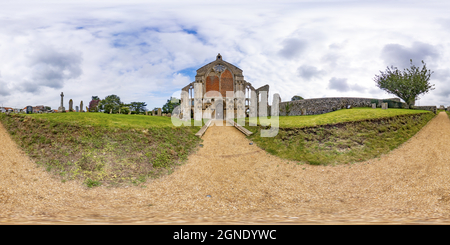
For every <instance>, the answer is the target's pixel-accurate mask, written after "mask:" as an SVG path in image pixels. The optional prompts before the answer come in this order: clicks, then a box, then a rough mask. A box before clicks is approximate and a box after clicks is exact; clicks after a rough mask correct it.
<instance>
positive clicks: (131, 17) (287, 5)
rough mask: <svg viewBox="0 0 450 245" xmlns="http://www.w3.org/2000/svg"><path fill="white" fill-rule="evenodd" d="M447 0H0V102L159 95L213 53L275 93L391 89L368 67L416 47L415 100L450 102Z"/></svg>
mask: <svg viewBox="0 0 450 245" xmlns="http://www.w3.org/2000/svg"><path fill="white" fill-rule="evenodd" d="M449 10H450V3H449V2H448V1H392V0H390V1H366V0H360V1H339V0H329V1H320V0H319V1H285V2H282V1H245V0H239V1H234V0H228V1H132V0H131V1H130V0H127V1H114V0H108V1H96V2H95V3H92V1H83V0H77V1H39V3H36V1H22V0H14V1H8V0H2V1H1V3H0V106H1V105H4V106H11V107H17V108H23V107H25V106H27V105H33V106H35V105H46V106H50V107H52V108H53V109H57V108H58V106H59V104H60V96H59V95H60V93H61V92H64V95H65V96H64V104H65V105H64V106H65V107H66V109H67V108H68V101H69V99H73V101H74V106H75V105H79V103H80V101H83V103H84V105H88V103H89V101H90V100H91V97H92V96H99V97H100V98H104V97H106V96H107V95H111V94H115V95H118V96H119V97H120V98H121V100H122V101H123V102H125V103H129V102H134V101H137V102H146V103H147V108H148V109H153V108H154V107H162V105H163V104H164V103H165V102H166V100H167V99H169V97H170V96H171V95H173V94H174V93H177V92H178V93H179V91H180V89H181V88H182V87H184V86H185V85H187V84H188V83H190V82H192V81H193V80H194V76H195V72H196V70H197V69H198V68H200V67H202V66H203V65H205V64H207V63H209V62H211V61H213V60H215V58H216V55H217V54H218V53H220V54H221V55H222V56H223V59H224V60H225V61H228V62H229V63H232V64H234V65H236V66H238V67H239V68H241V69H242V70H243V72H244V78H245V80H246V81H247V82H250V83H252V85H253V86H254V87H255V88H258V87H260V86H263V85H265V84H269V85H270V94H273V93H275V92H277V93H279V94H280V96H281V98H282V100H283V101H286V100H290V98H291V97H292V96H294V95H300V96H302V97H304V98H321V97H368V98H391V97H393V96H392V95H390V94H387V93H385V92H384V91H382V90H380V89H379V88H377V87H376V86H375V82H374V80H373V78H374V77H375V75H377V74H380V71H384V70H385V69H386V67H387V66H391V65H393V66H396V67H399V68H401V69H403V68H405V67H407V66H408V65H409V60H410V59H412V60H413V62H414V63H415V64H416V65H420V66H421V62H420V61H421V60H423V61H424V62H425V63H426V65H427V68H428V69H430V70H432V71H434V73H433V74H432V75H431V80H430V82H431V83H432V84H435V90H433V91H431V92H430V93H428V94H425V95H423V96H421V99H420V100H419V101H418V102H416V105H419V104H420V105H437V106H439V105H441V104H442V105H445V106H449V105H450V97H449V95H450V85H448V84H449V82H450V66H449V64H450V17H449V15H448V13H449Z"/></svg>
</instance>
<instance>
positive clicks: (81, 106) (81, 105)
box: [80, 101, 83, 112]
mask: <svg viewBox="0 0 450 245" xmlns="http://www.w3.org/2000/svg"><path fill="white" fill-rule="evenodd" d="M80 112H83V101H81V103H80Z"/></svg>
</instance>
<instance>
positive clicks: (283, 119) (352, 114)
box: [246, 107, 428, 128]
mask: <svg viewBox="0 0 450 245" xmlns="http://www.w3.org/2000/svg"><path fill="white" fill-rule="evenodd" d="M427 112H428V111H424V110H410V109H393V108H392V109H387V110H383V109H380V108H377V109H372V108H365V107H362V108H352V109H341V110H337V111H334V112H329V113H325V114H320V115H306V116H280V117H279V126H280V128H303V127H314V126H319V125H327V124H336V123H343V122H352V121H361V120H367V119H379V118H388V117H393V116H399V115H410V114H419V113H427ZM269 119H270V117H269ZM248 121H249V120H248V118H247V119H246V125H248ZM261 123H263V124H264V123H266V124H269V123H270V120H267V121H265V120H258V125H261Z"/></svg>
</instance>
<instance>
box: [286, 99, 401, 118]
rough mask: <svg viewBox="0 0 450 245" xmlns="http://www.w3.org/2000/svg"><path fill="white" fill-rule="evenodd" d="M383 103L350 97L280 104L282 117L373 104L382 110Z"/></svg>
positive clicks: (377, 100)
mask: <svg viewBox="0 0 450 245" xmlns="http://www.w3.org/2000/svg"><path fill="white" fill-rule="evenodd" d="M382 102H383V100H382V99H371V98H350V97H335V98H317V99H304V100H297V101H285V102H281V103H280V116H287V115H288V116H300V115H318V114H324V113H328V112H332V111H336V110H339V109H345V108H352V107H372V103H377V107H380V108H381V103H382ZM401 105H402V106H405V105H406V104H405V103H401ZM398 108H400V107H398Z"/></svg>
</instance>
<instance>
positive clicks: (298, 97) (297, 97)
mask: <svg viewBox="0 0 450 245" xmlns="http://www.w3.org/2000/svg"><path fill="white" fill-rule="evenodd" d="M302 99H303V97H302V96H298V95H294V96H293V97H292V98H291V101H296V100H302Z"/></svg>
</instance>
